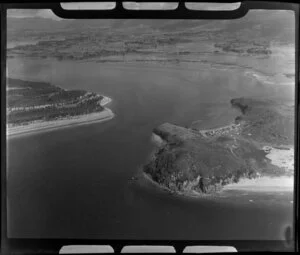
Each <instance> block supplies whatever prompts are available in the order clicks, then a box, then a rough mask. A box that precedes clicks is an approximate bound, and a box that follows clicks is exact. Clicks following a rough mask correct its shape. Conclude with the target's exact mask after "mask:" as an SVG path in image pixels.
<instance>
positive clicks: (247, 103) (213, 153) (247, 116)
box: [144, 98, 291, 194]
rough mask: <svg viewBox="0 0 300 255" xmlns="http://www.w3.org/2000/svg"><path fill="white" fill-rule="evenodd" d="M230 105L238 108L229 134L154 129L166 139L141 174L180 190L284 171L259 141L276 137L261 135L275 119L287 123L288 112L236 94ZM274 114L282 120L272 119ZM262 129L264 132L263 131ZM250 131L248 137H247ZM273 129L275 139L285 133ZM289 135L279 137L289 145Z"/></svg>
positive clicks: (202, 189) (215, 187) (213, 187)
mask: <svg viewBox="0 0 300 255" xmlns="http://www.w3.org/2000/svg"><path fill="white" fill-rule="evenodd" d="M231 103H232V105H233V106H235V107H239V108H240V109H241V112H242V115H241V116H239V118H237V119H236V121H237V122H238V123H237V125H239V127H240V128H239V129H238V131H236V130H237V129H232V130H233V131H232V132H231V133H230V132H229V133H228V132H224V133H222V132H216V134H217V135H212V136H207V135H205V134H204V133H203V132H201V131H197V130H192V129H189V128H184V127H179V126H176V125H172V124H170V123H164V124H162V125H160V126H158V127H156V128H155V129H154V130H153V133H154V134H156V135H158V136H160V137H161V138H162V139H163V140H164V141H165V142H166V143H164V144H163V145H161V146H160V147H159V148H158V149H157V151H156V153H155V154H154V157H153V158H152V159H151V160H150V162H148V163H147V164H146V165H145V166H144V172H145V173H146V174H147V175H149V176H150V177H151V178H152V180H153V181H155V182H157V183H158V184H160V185H161V186H162V187H164V188H167V189H168V190H170V191H173V192H177V193H185V194H191V193H195V192H196V193H214V192H216V191H219V190H221V189H222V187H223V186H224V185H226V184H229V183H233V182H238V181H239V179H240V178H242V177H243V178H255V177H257V176H261V175H283V174H284V170H283V169H281V168H279V167H277V166H275V165H272V164H271V162H270V160H269V159H267V158H266V154H267V152H266V151H265V150H264V149H262V146H261V145H262V144H261V143H260V142H263V141H269V140H272V141H273V140H275V139H271V137H273V136H272V135H266V136H265V137H264V134H265V132H268V130H269V129H270V128H273V127H274V126H275V127H276V124H277V122H278V121H286V119H285V118H286V117H287V116H285V115H281V112H280V111H278V109H277V108H276V107H277V105H276V107H275V105H274V104H273V102H263V101H254V100H250V99H249V100H248V99H244V98H240V99H234V100H232V101H231ZM271 106H273V108H272V107H271ZM280 109H281V108H280ZM266 116H269V118H266ZM279 117H282V118H283V119H281V120H277V119H276V118H279ZM290 117H291V116H290ZM265 118H266V119H265ZM262 119H264V121H262ZM257 123H259V126H258V124H257ZM261 128H263V129H264V128H265V130H264V131H263V132H262V131H260V129H261ZM250 130H251V132H252V136H251V138H248V134H249V133H248V132H249V131H250ZM277 131H278V132H277ZM279 131H280V132H279ZM273 132H274V134H275V137H276V138H278V139H281V137H284V135H283V133H282V132H283V131H282V130H280V129H279V128H278V129H276V128H275V129H274V130H273ZM276 132H277V133H276ZM289 139H290V137H289V138H287V139H283V138H282V139H281V140H282V141H286V143H288V141H289ZM281 140H280V142H281Z"/></svg>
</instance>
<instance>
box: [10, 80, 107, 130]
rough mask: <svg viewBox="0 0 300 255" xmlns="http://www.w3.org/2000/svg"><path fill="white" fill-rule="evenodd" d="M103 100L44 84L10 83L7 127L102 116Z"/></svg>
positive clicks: (96, 96) (88, 94)
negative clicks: (97, 114)
mask: <svg viewBox="0 0 300 255" xmlns="http://www.w3.org/2000/svg"><path fill="white" fill-rule="evenodd" d="M102 98H103V97H102V96H100V95H97V94H95V93H87V92H86V91H84V90H64V89H62V88H59V87H56V86H53V85H51V84H49V83H44V82H31V81H23V80H18V79H8V80H7V112H8V115H7V123H8V124H13V125H20V124H27V123H30V122H32V121H36V120H45V121H49V120H55V119H59V118H64V117H69V116H77V115H82V114H88V113H92V112H99V111H102V110H103V107H102V106H101V105H100V103H99V102H100V101H101V100H102Z"/></svg>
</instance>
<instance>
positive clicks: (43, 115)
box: [6, 9, 295, 240]
mask: <svg viewBox="0 0 300 255" xmlns="http://www.w3.org/2000/svg"><path fill="white" fill-rule="evenodd" d="M6 59H7V60H6V76H7V77H6V95H7V96H6V98H7V100H6V101H7V102H6V104H7V105H6V113H7V117H6V138H7V217H8V222H7V224H8V225H7V230H8V237H11V238H79V239H106V240H109V239H126V240H130V239H134V240H137V239H141V240H144V239H147V240H153V239H155V240H286V239H287V238H291V237H290V236H289V235H291V233H292V231H293V225H294V223H293V217H294V215H293V206H294V200H293V199H294V198H293V197H294V192H293V191H294V132H295V130H294V123H295V121H294V119H295V112H294V108H295V16H294V12H293V11H288V10H250V11H249V12H248V13H247V14H246V15H245V16H244V17H242V18H238V19H232V20H196V19H195V20H194V19H193V20H191V19H190V20H183V19H182V20H181V19H177V20H176V19H161V20H156V19H152V20H150V19H63V18H60V17H58V16H56V15H55V14H54V13H53V12H52V11H51V10H49V9H9V10H7V56H6Z"/></svg>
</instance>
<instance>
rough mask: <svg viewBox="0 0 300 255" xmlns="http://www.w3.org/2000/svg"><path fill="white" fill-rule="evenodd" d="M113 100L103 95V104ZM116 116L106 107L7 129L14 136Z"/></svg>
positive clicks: (105, 119) (103, 120)
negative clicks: (96, 110) (97, 110)
mask: <svg viewBox="0 0 300 255" xmlns="http://www.w3.org/2000/svg"><path fill="white" fill-rule="evenodd" d="M111 101H112V99H111V98H109V97H107V96H103V99H102V100H101V103H100V104H101V106H104V105H107V104H109V103H110V102H111ZM114 117H115V114H114V113H113V112H112V110H111V109H109V108H106V107H104V110H103V111H101V112H94V113H90V114H85V115H78V116H73V117H70V118H62V119H58V120H51V121H35V122H32V123H30V124H28V125H19V126H15V127H10V128H8V127H7V129H6V137H7V138H13V137H19V136H23V135H29V134H35V133H40V132H46V131H52V130H56V129H61V128H68V127H74V126H79V125H87V124H92V123H97V122H105V121H108V120H111V119H113V118H114Z"/></svg>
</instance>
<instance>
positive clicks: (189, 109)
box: [7, 59, 293, 240]
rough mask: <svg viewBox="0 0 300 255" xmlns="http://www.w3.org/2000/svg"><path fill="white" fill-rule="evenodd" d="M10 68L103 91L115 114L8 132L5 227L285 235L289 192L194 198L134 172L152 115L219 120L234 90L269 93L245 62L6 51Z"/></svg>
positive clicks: (142, 234)
mask: <svg viewBox="0 0 300 255" xmlns="http://www.w3.org/2000/svg"><path fill="white" fill-rule="evenodd" d="M8 75H9V77H17V78H21V79H27V80H37V81H48V82H51V83H53V84H54V85H57V86H61V87H63V88H67V89H79V88H80V89H85V90H88V91H94V92H99V93H103V94H104V95H107V96H109V97H111V98H112V99H113V102H112V103H111V104H110V105H108V107H110V108H111V109H112V110H113V111H114V112H115V114H116V117H115V118H114V119H113V120H111V121H108V122H105V123H94V124H91V125H84V126H78V127H72V128H67V129H61V130H55V131H51V132H47V133H38V134H34V135H28V136H22V137H18V138H12V139H10V140H9V142H8V171H7V173H8V215H9V219H8V220H9V222H8V230H9V236H10V237H34V238H39V237H45V238H53V237H54V238H57V237H60V238H105V239H111V238H112V239H119V238H123V239H124V238H126V239H131V238H134V239H194V240H199V239H238V240H245V239H252V240H258V239H282V238H283V233H284V230H285V228H286V227H287V226H288V225H291V224H292V209H293V204H292V203H291V201H292V200H293V199H292V196H293V194H292V192H288V191H282V192H264V193H262V192H255V191H240V190H231V191H226V192H224V193H222V194H220V195H219V196H215V197H204V198H201V199H199V198H198V199H195V198H185V197H179V196H176V195H170V194H168V193H167V192H165V191H162V190H160V189H158V188H157V187H156V186H154V185H152V184H151V183H149V182H148V181H147V180H145V179H143V178H140V179H139V180H137V181H132V180H131V177H132V176H134V175H136V174H137V173H138V171H139V167H140V166H142V165H143V164H144V163H145V161H146V160H147V158H148V157H149V155H150V153H151V151H152V150H153V146H154V145H153V141H152V138H151V135H152V129H153V128H154V127H156V126H157V125H159V124H162V123H164V122H172V123H174V124H178V125H183V126H189V125H190V124H191V123H192V122H193V121H195V120H202V122H203V123H209V125H211V126H213V125H225V124H228V123H229V122H230V121H232V119H233V118H234V117H235V116H236V114H237V112H236V111H235V110H233V109H231V107H230V105H229V100H230V99H231V98H233V97H238V96H253V97H262V96H266V95H274V91H275V90H273V89H272V88H271V89H270V88H266V87H265V86H263V85H262V84H260V83H259V82H257V81H255V80H253V79H251V78H250V77H246V76H245V75H244V74H243V72H238V71H237V70H232V69H231V70H216V69H210V68H208V67H207V66H204V65H196V64H193V65H191V64H189V65H184V64H182V65H174V66H169V67H166V66H158V65H149V64H148V65H146V64H139V65H134V64H101V63H94V62H86V63H85V62H68V61H64V62H57V61H53V60H43V61H41V60H29V59H27V60H22V61H20V60H18V59H9V60H8ZM206 125H207V124H206Z"/></svg>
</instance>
